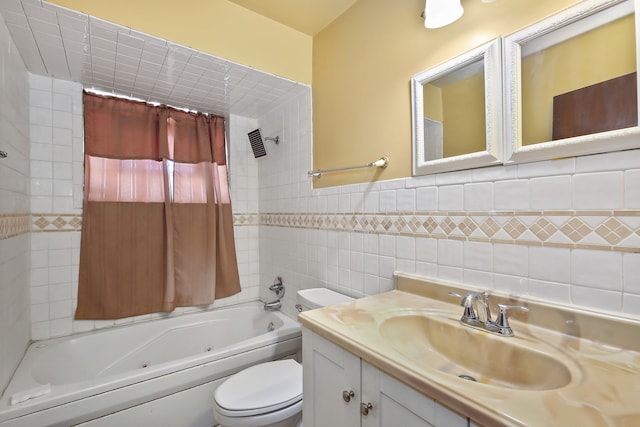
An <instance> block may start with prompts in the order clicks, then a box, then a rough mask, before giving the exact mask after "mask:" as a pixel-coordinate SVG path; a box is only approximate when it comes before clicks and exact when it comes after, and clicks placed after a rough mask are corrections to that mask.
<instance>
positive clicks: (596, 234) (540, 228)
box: [0, 210, 640, 253]
mask: <svg viewBox="0 0 640 427" xmlns="http://www.w3.org/2000/svg"><path fill="white" fill-rule="evenodd" d="M30 223H31V227H29V225H30ZM233 224H234V226H237V227H238V226H252V225H254V226H255V225H267V226H275V227H291V228H309V229H322V230H337V231H349V232H357V233H374V234H391V235H399V236H413V237H429V238H435V239H453V240H465V241H476V242H489V243H508V244H518V245H527V246H553V247H561V248H571V249H594V250H611V251H619V252H637V253H640V210H621V211H531V212H497V211H491V212H409V213H402V212H399V213H342V214H278V213H274V214H262V215H259V214H234V215H233ZM81 228H82V215H75V214H33V215H31V216H30V215H27V214H11V215H0V239H6V238H9V237H13V236H17V235H19V234H23V233H28V232H29V231H31V232H53V231H57V232H60V231H80V230H81Z"/></svg>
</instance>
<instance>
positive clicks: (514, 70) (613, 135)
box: [504, 0, 640, 163]
mask: <svg viewBox="0 0 640 427" xmlns="http://www.w3.org/2000/svg"><path fill="white" fill-rule="evenodd" d="M639 4H640V0H585V1H583V2H580V3H578V4H577V5H575V6H572V7H570V8H568V9H566V10H564V11H562V12H560V13H558V14H556V15H553V16H551V17H550V18H548V19H545V20H543V21H541V22H539V23H537V24H534V25H532V26H530V27H527V28H525V29H524V30H522V31H519V32H517V33H514V34H513V35H510V36H507V37H505V39H504V61H505V120H506V123H505V128H506V132H505V139H506V141H507V142H508V143H507V144H505V149H506V151H505V154H504V159H505V163H522V162H531V161H538V160H548V159H554V158H562V157H572V156H579V155H585V154H595V153H603V152H608V151H618V150H625V149H631V148H638V147H640V127H638V126H636V127H631V128H626V129H619V130H612V131H606V132H601V133H596V134H592V135H584V136H577V137H572V138H565V139H560V140H556V141H549V142H541V143H538V144H531V145H527V146H523V145H522V102H521V99H522V98H521V94H522V90H521V78H520V76H521V59H522V54H523V51H524V53H525V55H526V54H527V52H537V51H539V50H542V49H544V48H546V47H548V46H551V45H553V44H557V43H558V42H559V41H558V36H560V38H561V40H560V41H563V40H566V39H568V38H570V37H573V36H574V35H576V34H580V33H581V32H586V31H588V30H590V29H592V28H595V27H596V26H599V25H601V24H602V23H606V22H610V21H613V20H615V19H617V18H619V17H621V16H624V15H626V14H628V12H629V11H634V10H635V11H636V16H635V28H636V36H635V37H636V62H637V65H636V69H637V70H638V71H640V52H639V46H640V37H639V32H640V31H639V29H640V25H639V22H640V17H639V16H638V15H640V13H638V11H640V8H639V7H638V5H639ZM558 30H560V33H558ZM551 32H554V34H550V33H551ZM638 74H639V75H640V73H638ZM638 100H640V84H639V85H638ZM639 111H640V109H639ZM639 123H640V122H639Z"/></svg>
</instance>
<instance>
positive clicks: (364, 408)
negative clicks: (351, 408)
mask: <svg viewBox="0 0 640 427" xmlns="http://www.w3.org/2000/svg"><path fill="white" fill-rule="evenodd" d="M372 409H373V405H372V404H371V402H367V403H361V404H360V413H361V414H362V415H363V416H364V417H366V416H367V415H369V411H370V410H372Z"/></svg>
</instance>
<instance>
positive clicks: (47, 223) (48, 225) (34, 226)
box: [31, 214, 82, 233]
mask: <svg viewBox="0 0 640 427" xmlns="http://www.w3.org/2000/svg"><path fill="white" fill-rule="evenodd" d="M81 229H82V215H80V214H33V215H32V216H31V231H32V232H34V233H37V232H47V231H49V232H50V231H80V230H81Z"/></svg>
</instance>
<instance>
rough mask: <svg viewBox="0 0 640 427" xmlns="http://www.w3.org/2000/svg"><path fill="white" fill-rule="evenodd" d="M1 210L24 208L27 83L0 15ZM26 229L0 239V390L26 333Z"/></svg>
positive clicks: (23, 211) (27, 336) (26, 193)
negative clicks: (3, 157)
mask: <svg viewBox="0 0 640 427" xmlns="http://www.w3.org/2000/svg"><path fill="white" fill-rule="evenodd" d="M0 150H2V151H6V152H7V153H8V157H7V158H5V159H0V215H4V214H22V215H28V214H29V211H30V210H29V85H28V79H27V71H26V68H25V66H24V64H23V63H22V59H21V58H20V56H19V54H18V52H17V50H16V47H15V45H14V44H13V41H12V40H11V37H10V36H9V32H8V30H7V27H6V26H5V24H4V22H3V21H2V20H1V19H0ZM29 297H30V296H29V235H28V234H20V235H18V236H14V237H11V238H8V239H0V343H1V344H0V393H1V392H2V391H3V390H4V388H5V386H6V385H7V383H8V381H9V379H10V378H11V375H12V374H13V371H14V369H15V368H16V366H17V365H18V362H19V361H20V359H21V358H22V355H23V353H24V350H25V348H26V346H27V345H28V343H29V339H30V333H29V331H30V328H29V325H30V321H29V317H30V313H29Z"/></svg>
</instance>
